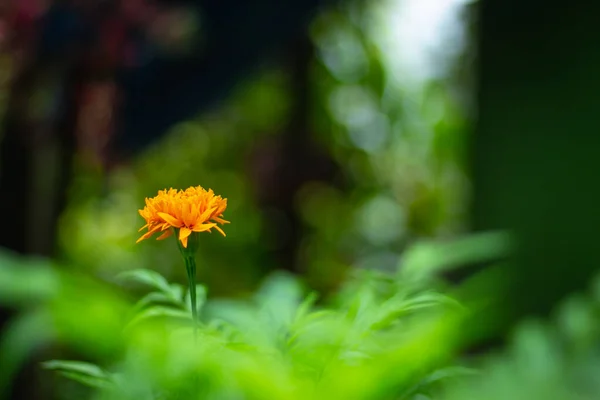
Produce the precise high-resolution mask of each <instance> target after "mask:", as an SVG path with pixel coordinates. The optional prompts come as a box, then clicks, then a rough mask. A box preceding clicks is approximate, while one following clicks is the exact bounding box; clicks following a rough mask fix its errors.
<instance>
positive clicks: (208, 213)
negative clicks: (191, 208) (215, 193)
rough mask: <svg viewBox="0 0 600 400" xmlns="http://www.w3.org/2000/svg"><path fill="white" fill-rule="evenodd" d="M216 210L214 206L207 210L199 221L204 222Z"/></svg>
mask: <svg viewBox="0 0 600 400" xmlns="http://www.w3.org/2000/svg"><path fill="white" fill-rule="evenodd" d="M214 211H215V208H214V207H213V208H209V209H207V210H205V211H204V212H203V213H202V215H201V216H200V217H199V218H198V222H200V223H202V222H204V221H206V220H207V219H208V218H209V217H210V214H212V213H213V212H214Z"/></svg>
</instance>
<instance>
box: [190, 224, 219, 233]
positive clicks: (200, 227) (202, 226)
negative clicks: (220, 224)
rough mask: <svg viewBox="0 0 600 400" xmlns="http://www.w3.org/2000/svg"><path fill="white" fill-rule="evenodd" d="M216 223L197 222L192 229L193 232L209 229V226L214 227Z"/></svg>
mask: <svg viewBox="0 0 600 400" xmlns="http://www.w3.org/2000/svg"><path fill="white" fill-rule="evenodd" d="M216 225H217V224H198V225H196V226H194V229H192V230H193V231H194V232H204V231H207V230H209V229H210V228H213V227H215V226H216Z"/></svg>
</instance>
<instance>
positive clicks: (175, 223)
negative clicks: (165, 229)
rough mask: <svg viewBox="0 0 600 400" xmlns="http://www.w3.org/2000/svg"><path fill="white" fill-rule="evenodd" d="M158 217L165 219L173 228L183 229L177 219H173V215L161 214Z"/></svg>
mask: <svg viewBox="0 0 600 400" xmlns="http://www.w3.org/2000/svg"><path fill="white" fill-rule="evenodd" d="M158 216H159V217H161V218H162V219H164V220H165V221H166V222H168V223H169V224H171V226H174V227H175V228H181V226H182V225H183V224H182V223H181V222H180V221H179V220H178V219H177V218H175V217H173V216H172V215H169V214H166V213H163V212H159V213H158Z"/></svg>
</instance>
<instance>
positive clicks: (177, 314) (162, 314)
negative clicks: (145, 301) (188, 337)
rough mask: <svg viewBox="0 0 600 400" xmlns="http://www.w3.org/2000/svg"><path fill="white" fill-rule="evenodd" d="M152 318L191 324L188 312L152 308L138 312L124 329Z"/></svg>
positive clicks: (166, 308)
mask: <svg viewBox="0 0 600 400" xmlns="http://www.w3.org/2000/svg"><path fill="white" fill-rule="evenodd" d="M154 318H167V319H169V318H171V319H177V320H182V321H186V322H191V318H192V316H191V315H190V313H189V312H187V311H184V310H180V309H177V308H172V307H161V306H154V307H150V308H147V309H145V310H144V311H142V312H140V313H139V314H137V315H136V316H135V317H133V319H132V320H131V321H130V322H129V323H128V324H127V326H126V328H125V329H126V330H127V329H130V328H131V327H133V326H134V325H138V324H140V323H142V322H145V321H147V320H149V319H154Z"/></svg>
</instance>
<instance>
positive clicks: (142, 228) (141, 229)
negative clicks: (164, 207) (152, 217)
mask: <svg viewBox="0 0 600 400" xmlns="http://www.w3.org/2000/svg"><path fill="white" fill-rule="evenodd" d="M148 225H149V224H146V225H144V226H142V227H141V228H140V229H138V232H141V231H143V230H144V229H146V228H147V227H148Z"/></svg>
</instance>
